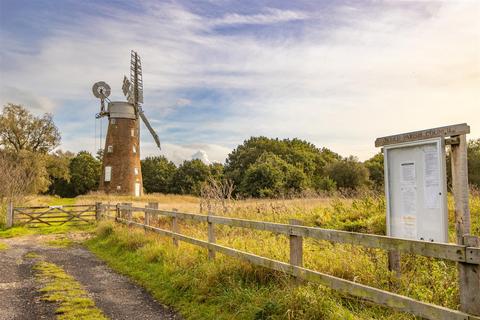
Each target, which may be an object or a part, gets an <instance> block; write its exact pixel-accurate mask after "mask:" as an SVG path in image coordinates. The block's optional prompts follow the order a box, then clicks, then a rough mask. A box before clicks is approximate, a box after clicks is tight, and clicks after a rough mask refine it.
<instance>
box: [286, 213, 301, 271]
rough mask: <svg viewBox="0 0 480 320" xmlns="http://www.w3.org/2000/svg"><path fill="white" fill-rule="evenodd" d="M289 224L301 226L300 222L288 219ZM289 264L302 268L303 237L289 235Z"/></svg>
mask: <svg viewBox="0 0 480 320" xmlns="http://www.w3.org/2000/svg"><path fill="white" fill-rule="evenodd" d="M290 224H291V225H293V226H301V225H302V222H301V221H300V220H297V219H290ZM289 238H290V264H292V265H294V266H297V267H302V266H303V237H302V236H296V235H290V236H289Z"/></svg>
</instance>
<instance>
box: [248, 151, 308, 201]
mask: <svg viewBox="0 0 480 320" xmlns="http://www.w3.org/2000/svg"><path fill="white" fill-rule="evenodd" d="M306 185H307V177H306V175H305V173H303V171H302V170H301V169H299V168H296V167H294V166H293V165H291V164H289V163H287V162H286V161H284V160H282V159H281V158H280V157H279V156H277V155H275V154H273V153H271V152H265V153H263V154H262V155H261V156H260V157H259V158H258V159H257V161H255V163H254V164H253V165H251V166H250V167H249V168H248V169H247V171H246V173H245V178H244V179H243V181H242V184H241V185H240V191H241V192H242V194H245V195H249V196H253V197H277V196H280V195H282V194H286V193H289V192H290V193H292V192H297V193H298V192H300V191H302V190H304V189H305V187H306Z"/></svg>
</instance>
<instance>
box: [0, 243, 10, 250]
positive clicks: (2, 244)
mask: <svg viewBox="0 0 480 320" xmlns="http://www.w3.org/2000/svg"><path fill="white" fill-rule="evenodd" d="M7 249H8V244H6V243H3V242H0V251H2V250H7Z"/></svg>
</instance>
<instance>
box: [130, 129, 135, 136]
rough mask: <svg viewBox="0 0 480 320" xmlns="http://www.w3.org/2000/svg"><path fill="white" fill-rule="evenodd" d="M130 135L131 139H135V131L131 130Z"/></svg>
mask: <svg viewBox="0 0 480 320" xmlns="http://www.w3.org/2000/svg"><path fill="white" fill-rule="evenodd" d="M130 134H131V135H132V137H135V129H131V130H130Z"/></svg>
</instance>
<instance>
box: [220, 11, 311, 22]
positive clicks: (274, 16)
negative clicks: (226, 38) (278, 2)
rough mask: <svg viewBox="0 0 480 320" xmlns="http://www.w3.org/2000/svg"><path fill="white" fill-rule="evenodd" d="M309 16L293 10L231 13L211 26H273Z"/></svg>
mask: <svg viewBox="0 0 480 320" xmlns="http://www.w3.org/2000/svg"><path fill="white" fill-rule="evenodd" d="M307 17H308V15H307V14H306V13H304V12H298V11H292V10H279V9H273V8H267V9H266V10H265V12H264V13H259V14H251V15H244V14H238V13H230V14H227V15H225V16H224V17H222V18H220V19H216V20H214V21H213V22H212V23H211V25H213V26H218V25H230V24H273V23H279V22H287V21H295V20H303V19H306V18H307Z"/></svg>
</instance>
